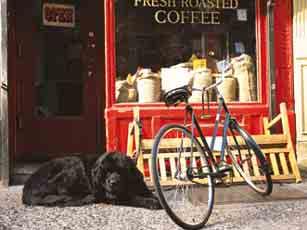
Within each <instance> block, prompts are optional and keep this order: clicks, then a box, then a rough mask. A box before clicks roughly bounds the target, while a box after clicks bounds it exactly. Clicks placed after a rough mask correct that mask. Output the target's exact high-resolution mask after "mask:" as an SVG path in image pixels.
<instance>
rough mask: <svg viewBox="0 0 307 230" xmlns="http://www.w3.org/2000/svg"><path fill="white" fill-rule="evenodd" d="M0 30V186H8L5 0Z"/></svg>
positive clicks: (1, 13)
mask: <svg viewBox="0 0 307 230" xmlns="http://www.w3.org/2000/svg"><path fill="white" fill-rule="evenodd" d="M0 4H1V5H0V10H1V12H0V15H1V18H0V22H1V24H0V31H1V48H0V50H1V58H0V59H1V63H0V66H1V68H0V69H1V73H0V80H1V81H0V84H1V88H0V104H1V105H0V106H1V108H0V126H1V130H0V137H1V139H0V186H8V185H9V178H10V173H9V170H10V167H9V166H10V161H9V160H10V157H9V125H8V124H9V115H8V72H7V70H8V69H7V59H8V57H7V42H8V30H7V27H8V21H7V2H6V1H1V3H0Z"/></svg>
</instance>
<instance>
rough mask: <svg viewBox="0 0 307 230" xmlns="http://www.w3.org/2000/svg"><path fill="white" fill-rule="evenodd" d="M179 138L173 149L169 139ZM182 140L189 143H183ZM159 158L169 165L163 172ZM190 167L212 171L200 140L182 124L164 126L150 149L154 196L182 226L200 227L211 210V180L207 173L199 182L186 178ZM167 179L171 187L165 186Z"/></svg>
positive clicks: (188, 227)
mask: <svg viewBox="0 0 307 230" xmlns="http://www.w3.org/2000/svg"><path fill="white" fill-rule="evenodd" d="M178 137H179V138H180V139H179V140H180V141H179V143H178V144H177V143H175V144H174V146H173V147H175V149H172V146H171V144H172V143H174V142H171V141H170V139H169V138H178ZM177 140H178V139H177ZM189 142H190V145H189V144H188V143H189ZM165 143H167V145H165ZM185 143H187V145H188V146H184V144H185ZM194 150H196V151H194ZM171 155H172V156H171ZM165 157H169V158H168V159H167V158H165ZM171 158H175V160H171ZM160 159H166V162H165V163H163V164H167V162H168V163H169V164H170V165H169V167H166V172H164V175H163V173H162V172H161V171H162V170H160V164H161V163H159V161H161V160H160ZM193 159H194V160H193ZM163 161H164V160H163ZM185 165H186V166H185ZM171 169H173V171H171ZM175 169H176V170H175ZM174 170H175V172H174ZM189 170H190V171H189ZM191 170H192V171H193V172H196V171H197V172H211V169H210V166H209V164H208V161H207V159H206V156H205V155H204V153H203V150H202V147H201V145H200V143H199V141H198V140H197V139H196V138H195V137H194V136H192V133H191V132H190V131H189V130H188V129H186V128H185V127H183V126H181V125H176V124H169V125H165V126H164V127H162V128H161V129H160V130H159V132H158V133H157V135H156V137H155V140H154V144H153V149H152V173H153V181H154V186H155V189H156V192H157V196H158V198H159V201H160V203H161V205H162V207H163V208H164V209H165V211H166V213H167V214H168V216H169V217H170V218H171V219H172V220H173V221H174V222H175V223H176V224H178V225H179V226H181V227H182V228H184V229H200V228H202V227H203V226H204V225H205V224H206V223H207V221H208V219H209V217H210V215H211V212H212V209H213V204H214V183H213V178H212V177H211V176H210V175H209V174H206V178H205V179H200V180H198V181H197V179H195V180H194V179H191V178H188V177H189V172H191ZM163 177H164V178H163ZM166 180H169V182H172V184H173V186H166V185H164V182H165V181H166ZM204 180H206V183H204ZM192 181H193V182H192ZM179 198H180V199H179ZM186 198H187V199H186Z"/></svg>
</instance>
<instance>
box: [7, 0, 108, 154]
mask: <svg viewBox="0 0 307 230" xmlns="http://www.w3.org/2000/svg"><path fill="white" fill-rule="evenodd" d="M98 2H99V1H86V0H74V1H73V0H66V1H63V0H62V1H55V0H52V1H51V0H50V1H48V2H47V1H37V0H28V1H20V0H16V1H15V4H14V8H15V18H16V21H15V41H16V62H15V70H14V71H13V72H14V80H15V85H16V90H15V92H16V93H15V98H16V125H15V126H16V128H15V129H16V130H15V132H16V135H15V136H16V140H15V145H16V146H15V151H16V154H17V157H20V156H23V157H27V156H28V154H31V155H33V154H35V155H36V156H38V157H39V155H40V156H41V157H46V156H47V155H49V156H60V155H67V154H68V153H93V152H95V151H97V150H99V149H100V148H101V140H102V138H103V135H101V130H103V129H102V128H103V125H102V124H103V122H102V121H101V120H100V119H102V116H101V113H100V111H102V108H101V106H102V105H101V103H99V101H101V99H100V95H104V92H103V90H104V87H103V86H102V85H101V82H102V78H101V72H102V71H101V66H98V64H99V65H102V63H103V61H102V60H100V59H101V57H103V52H100V51H101V50H99V47H101V46H99V44H97V40H99V39H102V36H100V35H101V34H102V30H103V26H102V25H103V21H99V20H100V18H103V17H102V15H103V8H99V7H98V6H97V4H98ZM98 9H99V10H98ZM97 23H99V24H100V25H101V26H100V30H98V31H97V28H99V27H98V26H97ZM97 34H99V36H98V35H97ZM101 42H102V43H103V40H101ZM98 86H100V87H98Z"/></svg>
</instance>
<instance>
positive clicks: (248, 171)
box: [227, 121, 273, 195]
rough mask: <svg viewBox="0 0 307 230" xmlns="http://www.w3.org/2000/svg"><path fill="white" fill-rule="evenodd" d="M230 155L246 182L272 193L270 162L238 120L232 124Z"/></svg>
mask: <svg viewBox="0 0 307 230" xmlns="http://www.w3.org/2000/svg"><path fill="white" fill-rule="evenodd" d="M230 131H231V134H232V135H231V137H230V139H229V140H228V141H229V142H230V143H228V148H227V150H228V155H229V156H230V157H231V161H232V164H233V165H234V167H235V168H236V170H237V172H238V173H239V174H240V175H241V177H242V178H243V179H244V180H245V181H246V183H247V184H248V185H249V186H250V187H251V188H252V189H253V190H254V191H256V192H257V193H260V194H262V195H269V194H271V193H272V188H273V184H272V178H271V173H270V167H269V163H268V161H267V160H266V158H265V156H264V154H263V153H262V151H261V149H260V147H259V145H257V143H256V142H255V140H254V139H253V138H252V137H251V136H250V135H249V134H248V133H247V132H246V131H245V130H244V129H242V128H241V127H240V126H239V125H238V123H237V122H236V121H232V123H231V125H230Z"/></svg>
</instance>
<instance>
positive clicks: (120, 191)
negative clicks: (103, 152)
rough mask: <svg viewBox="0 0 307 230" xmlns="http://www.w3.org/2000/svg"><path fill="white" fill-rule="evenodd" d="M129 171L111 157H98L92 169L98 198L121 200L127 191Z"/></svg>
mask: <svg viewBox="0 0 307 230" xmlns="http://www.w3.org/2000/svg"><path fill="white" fill-rule="evenodd" d="M126 174H127V173H126V172H125V170H123V169H122V168H119V167H118V165H117V164H116V162H115V161H114V159H112V158H111V157H102V158H101V159H98V160H97V162H96V164H95V167H94V168H93V170H92V181H93V186H94V191H95V194H96V197H97V198H98V199H103V200H121V199H123V197H124V196H125V193H126V192H127V191H126V190H127V189H126V188H127V186H128V185H127V183H128V182H127V178H126V177H127V175H126Z"/></svg>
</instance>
